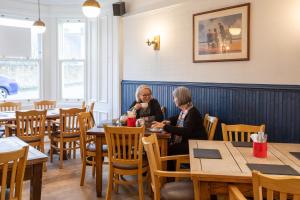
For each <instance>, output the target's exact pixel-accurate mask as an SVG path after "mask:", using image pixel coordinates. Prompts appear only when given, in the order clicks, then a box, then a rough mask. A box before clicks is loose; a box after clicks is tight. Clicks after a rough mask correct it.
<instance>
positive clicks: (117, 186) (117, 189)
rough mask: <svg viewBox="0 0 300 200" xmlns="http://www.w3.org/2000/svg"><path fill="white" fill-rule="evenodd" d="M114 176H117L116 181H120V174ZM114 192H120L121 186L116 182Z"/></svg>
mask: <svg viewBox="0 0 300 200" xmlns="http://www.w3.org/2000/svg"><path fill="white" fill-rule="evenodd" d="M114 176H115V178H114V180H118V181H120V174H114ZM114 190H115V193H118V192H119V184H118V183H117V182H116V181H114Z"/></svg>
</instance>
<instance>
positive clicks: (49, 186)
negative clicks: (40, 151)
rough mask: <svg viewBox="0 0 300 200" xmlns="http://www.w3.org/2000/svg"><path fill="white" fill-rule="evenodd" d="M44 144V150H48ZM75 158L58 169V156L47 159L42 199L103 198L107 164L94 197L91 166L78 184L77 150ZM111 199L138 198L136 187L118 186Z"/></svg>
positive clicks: (26, 189) (25, 192)
mask: <svg viewBox="0 0 300 200" xmlns="http://www.w3.org/2000/svg"><path fill="white" fill-rule="evenodd" d="M47 146H48V145H46V152H48V149H49V148H47ZM77 154H78V156H77V159H76V160H74V159H71V160H67V161H65V162H64V168H63V169H59V167H58V164H59V161H58V156H57V155H55V156H54V157H53V163H50V161H48V163H47V167H48V170H47V172H45V173H44V175H43V187H42V199H43V200H55V199H63V200H77V199H83V200H84V199H86V200H93V199H105V195H106V186H107V177H108V165H107V164H105V165H104V169H103V171H104V174H103V190H102V197H101V198H97V197H96V183H95V178H93V177H92V173H91V172H92V167H90V166H87V174H86V178H85V185H84V186H80V185H79V183H80V175H81V160H80V155H79V150H78V153H77ZM29 186H30V184H29V182H28V181H27V182H25V185H24V189H23V199H24V200H27V199H29V189H30V188H29ZM144 191H145V200H149V199H151V198H150V196H149V194H148V193H147V191H146V185H145V187H144ZM112 199H122V200H125V199H138V189H137V187H135V186H122V185H120V186H119V193H118V194H116V193H114V192H113V194H112Z"/></svg>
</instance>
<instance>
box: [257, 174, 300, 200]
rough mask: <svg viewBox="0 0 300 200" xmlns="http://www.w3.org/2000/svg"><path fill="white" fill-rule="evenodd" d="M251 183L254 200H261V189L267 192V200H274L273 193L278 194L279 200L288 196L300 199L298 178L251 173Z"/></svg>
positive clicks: (284, 199)
mask: <svg viewBox="0 0 300 200" xmlns="http://www.w3.org/2000/svg"><path fill="white" fill-rule="evenodd" d="M252 183H253V194H254V199H255V200H263V194H262V188H265V189H266V190H267V200H273V199H274V196H275V195H274V192H279V196H280V200H286V199H287V197H288V195H293V199H300V177H299V176H269V175H264V174H261V173H260V172H256V171H253V172H252Z"/></svg>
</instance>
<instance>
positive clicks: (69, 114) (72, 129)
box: [50, 108, 85, 169]
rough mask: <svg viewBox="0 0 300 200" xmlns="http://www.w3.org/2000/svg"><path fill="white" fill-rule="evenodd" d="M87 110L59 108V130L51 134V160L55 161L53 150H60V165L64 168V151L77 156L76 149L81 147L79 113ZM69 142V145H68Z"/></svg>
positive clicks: (74, 156)
mask: <svg viewBox="0 0 300 200" xmlns="http://www.w3.org/2000/svg"><path fill="white" fill-rule="evenodd" d="M80 112H85V108H83V109H81V108H71V109H59V130H58V131H57V132H56V133H53V134H52V136H51V138H50V139H51V145H50V161H51V162H53V150H54V149H55V150H57V151H58V152H59V161H60V165H59V167H60V168H61V169H62V168H63V153H64V152H65V153H67V152H68V153H69V155H70V154H71V151H73V158H74V159H75V158H76V149H79V148H80V143H79V141H80V129H79V121H78V114H79V113H80ZM67 144H69V146H68V147H67Z"/></svg>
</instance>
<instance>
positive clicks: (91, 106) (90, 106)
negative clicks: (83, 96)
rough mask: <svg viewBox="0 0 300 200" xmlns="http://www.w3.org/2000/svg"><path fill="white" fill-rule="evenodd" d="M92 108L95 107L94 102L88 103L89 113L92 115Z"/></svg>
mask: <svg viewBox="0 0 300 200" xmlns="http://www.w3.org/2000/svg"><path fill="white" fill-rule="evenodd" d="M94 106H95V102H94V101H92V102H91V103H90V105H89V110H88V111H89V112H91V113H92V114H93V112H94Z"/></svg>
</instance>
